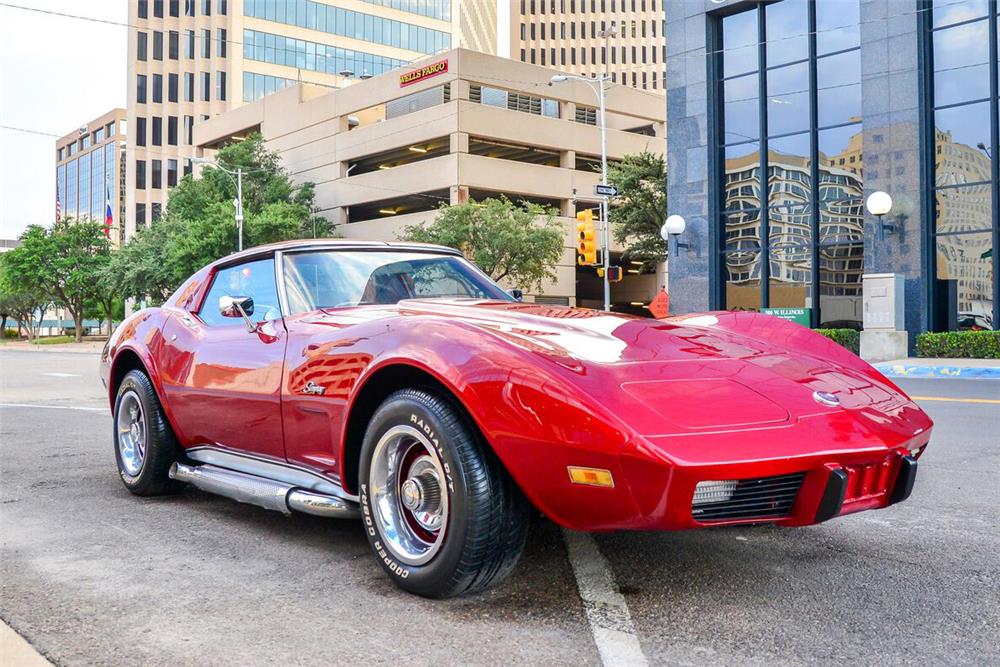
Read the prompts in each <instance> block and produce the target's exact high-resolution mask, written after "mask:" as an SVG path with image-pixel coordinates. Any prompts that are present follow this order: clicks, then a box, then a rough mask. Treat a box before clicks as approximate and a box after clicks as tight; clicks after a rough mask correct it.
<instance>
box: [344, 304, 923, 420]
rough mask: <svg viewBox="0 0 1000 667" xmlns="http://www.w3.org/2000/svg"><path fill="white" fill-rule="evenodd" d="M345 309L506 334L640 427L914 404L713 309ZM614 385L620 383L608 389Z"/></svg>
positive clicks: (898, 414) (873, 378) (878, 411)
mask: <svg viewBox="0 0 1000 667" xmlns="http://www.w3.org/2000/svg"><path fill="white" fill-rule="evenodd" d="M352 310H353V311H354V312H355V313H356V314H357V315H356V316H357V317H362V318H365V319H367V318H369V317H371V318H377V317H384V316H403V317H407V316H421V317H428V316H429V317H441V318H446V319H449V320H452V321H454V322H456V323H459V324H461V325H463V326H464V328H465V329H466V330H468V329H469V328H474V329H478V330H480V331H481V332H483V333H488V334H490V335H493V336H496V337H498V338H501V339H503V340H504V341H506V342H507V343H508V344H510V345H512V346H515V347H518V348H521V349H522V350H524V351H525V352H527V353H529V354H531V355H534V356H536V357H540V358H544V359H546V360H547V361H548V362H550V364H551V365H549V364H546V365H547V366H548V367H549V368H551V369H554V371H553V372H555V373H556V374H557V375H559V376H561V377H562V378H563V380H564V381H565V382H566V383H569V384H571V385H572V386H573V387H575V388H576V389H577V390H580V391H583V392H585V393H586V394H588V395H589V396H590V397H591V398H593V399H594V401H595V402H597V403H599V404H600V406H601V408H602V409H606V410H608V411H610V412H612V413H613V414H615V415H616V416H618V418H619V419H621V420H622V421H624V422H625V423H626V424H627V425H628V426H630V427H631V428H632V429H633V430H634V431H635V432H636V433H638V434H641V435H661V434H677V433H692V434H693V433H706V432H713V431H714V432H717V431H719V430H732V429H747V428H760V427H768V426H780V425H783V424H790V423H794V422H796V421H798V420H801V419H804V418H806V417H810V416H817V415H823V414H832V413H838V412H842V411H843V410H845V409H846V410H857V411H867V412H868V413H870V414H869V416H874V417H875V418H876V419H879V420H887V419H888V420H893V421H895V420H898V419H906V418H907V416H906V414H904V413H906V412H907V411H909V410H916V411H917V412H919V409H918V408H916V406H915V405H913V403H912V402H911V401H910V400H909V398H908V397H907V396H906V395H905V394H903V393H902V392H901V391H900V390H899V389H898V388H896V387H895V386H894V385H893V384H892V383H890V382H889V381H887V380H885V378H883V377H881V376H880V375H879V374H878V373H877V372H876V371H874V369H871V368H870V367H867V366H865V365H862V364H858V365H857V367H846V366H844V365H842V364H838V363H837V362H834V361H831V360H828V359H824V358H821V357H819V356H815V355H813V354H810V353H809V351H806V350H801V349H794V348H789V347H782V346H781V345H779V344H776V343H774V342H771V341H764V340H759V339H756V338H754V337H753V336H751V335H747V334H746V333H742V332H740V331H732V330H728V329H726V328H724V327H721V326H719V325H718V320H717V318H715V317H713V316H710V315H706V316H689V317H678V318H671V319H666V320H654V319H649V318H641V317H634V316H629V315H621V314H615V313H606V312H603V311H598V310H586V309H576V308H566V307H560V306H547V305H541V304H527V303H511V302H501V301H478V300H443V299H433V300H419V299H413V300H406V301H401V302H400V303H398V304H395V305H393V306H386V307H384V308H376V309H360V308H359V309H352ZM362 311H364V312H362ZM340 312H343V311H340ZM516 372H518V373H522V374H530V373H532V372H534V371H533V370H526V369H519V370H517V371H516ZM612 387H616V388H619V389H620V391H614V392H612V391H609V388H612ZM817 393H818V394H819V397H817ZM831 396H832V397H833V398H832V400H831V399H830V397H831ZM823 398H826V399H828V400H826V401H825V402H824V401H823V400H822V399H823ZM831 403H833V404H831ZM921 414H922V413H921Z"/></svg>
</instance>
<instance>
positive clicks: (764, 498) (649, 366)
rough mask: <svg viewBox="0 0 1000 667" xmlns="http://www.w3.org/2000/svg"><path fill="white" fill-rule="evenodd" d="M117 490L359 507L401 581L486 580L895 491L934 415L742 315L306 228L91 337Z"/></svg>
mask: <svg viewBox="0 0 1000 667" xmlns="http://www.w3.org/2000/svg"><path fill="white" fill-rule="evenodd" d="M101 377H102V380H103V381H104V383H105V385H106V386H107V388H108V395H109V398H110V401H111V404H112V407H113V411H114V412H113V414H114V423H115V429H114V440H115V457H116V459H117V463H118V470H119V472H120V475H121V479H122V481H123V482H124V483H125V486H126V487H127V488H128V489H129V490H130V491H131V492H133V493H135V494H137V495H153V494H162V493H167V492H170V491H174V490H176V489H178V488H179V487H180V486H182V485H183V483H189V484H193V485H194V486H196V487H198V488H201V489H203V490H206V491H210V492H214V493H219V494H223V495H226V496H229V497H231V498H234V499H236V500H238V501H241V502H247V503H253V504H255V505H259V506H262V507H265V508H268V509H274V510H278V511H281V512H285V513H291V512H292V511H299V512H306V513H310V514H318V515H320V516H331V517H360V518H361V520H362V522H363V525H364V529H365V532H366V533H367V535H368V539H369V541H370V542H371V546H372V549H373V551H374V552H375V554H376V557H377V558H378V560H379V562H380V563H381V564H382V567H383V568H384V569H385V570H386V571H387V572H388V573H389V574H390V576H391V577H392V578H393V579H394V580H395V581H396V583H397V584H398V585H399V586H401V587H402V588H404V589H406V590H408V591H412V592H414V593H417V594H420V595H425V596H430V597H445V596H451V595H458V594H462V593H467V592H471V591H477V590H481V589H483V588H485V587H486V586H488V585H490V584H491V583H494V582H496V581H498V580H499V579H501V578H503V577H504V576H505V575H506V574H507V573H508V572H509V571H510V570H511V568H512V567H513V566H514V564H515V563H516V562H517V559H518V557H519V555H520V553H521V551H522V548H523V546H524V543H525V538H526V533H527V526H528V522H529V513H530V512H531V509H532V507H533V508H535V509H537V510H539V511H541V512H542V513H543V514H545V515H546V516H547V517H549V518H550V519H552V520H553V521H555V522H557V523H558V524H560V525H562V526H566V527H569V528H573V529H577V530H587V531H609V530H619V529H628V530H677V529H684V528H704V527H708V526H722V525H731V524H745V523H746V524H749V523H774V524H778V525H782V526H804V525H808V524H813V523H818V522H821V521H826V520H827V519H830V518H833V517H835V516H839V515H843V514H847V513H850V512H857V511H859V510H865V509H876V508H881V507H886V506H888V505H891V504H893V503H897V502H900V501H902V500H904V499H906V498H907V496H909V494H910V490H911V489H912V487H913V482H914V477H915V475H916V469H917V459H918V458H919V456H920V454H921V453H922V451H923V449H924V447H925V446H926V445H927V442H928V439H929V438H930V433H931V426H932V424H931V420H930V419H929V418H928V417H927V415H925V414H924V413H923V412H922V411H921V410H920V408H918V407H917V406H916V405H915V404H914V403H913V402H912V401H911V400H910V399H909V398H908V397H907V396H906V395H905V394H904V393H903V392H902V391H901V390H900V389H899V388H898V387H896V386H895V385H893V384H892V383H891V382H890V381H889V380H887V379H886V378H885V377H883V376H882V375H880V374H879V373H878V372H877V371H875V370H874V369H873V368H872V367H871V366H869V365H868V364H866V363H865V362H863V361H861V360H860V359H859V358H858V357H856V356H854V355H853V354H851V353H849V352H848V351H846V350H845V349H844V348H842V347H840V346H838V345H836V344H835V343H832V342H830V341H829V340H827V339H826V338H823V337H821V336H820V335H818V334H816V333H814V332H812V331H810V330H809V329H806V328H803V327H800V326H798V325H795V324H792V323H789V322H785V321H784V320H780V319H776V318H772V317H769V316H767V315H761V314H758V313H752V312H739V313H729V312H719V313H710V314H701V315H693V316H682V317H674V318H671V319H666V320H651V319H642V318H635V317H627V316H622V315H615V314H608V313H605V312H601V311H591V310H582V309H575V308H563V307H552V306H542V305H533V304H528V303H520V302H519V301H518V300H516V299H515V298H514V297H512V296H511V295H510V294H508V293H507V292H505V291H503V290H502V289H501V288H500V287H498V286H497V285H496V284H495V283H493V282H492V281H491V280H490V279H489V278H488V277H486V276H485V275H484V274H483V273H481V272H480V271H479V270H478V269H477V268H476V267H475V266H473V265H472V264H470V263H469V262H467V261H466V260H465V259H464V258H463V257H462V256H461V254H459V253H458V252H456V251H454V250H450V249H447V248H440V247H431V246H423V245H407V244H386V243H374V242H370V243H359V242H353V241H351V242H347V241H321V242H315V241H308V242H307V241H302V242H292V243H285V244H277V245H271V246H264V247H258V248H254V249H252V250H248V251H245V252H242V253H240V254H237V255H233V256H230V257H226V258H225V259H222V260H219V261H218V262H215V263H214V264H212V265H210V266H207V267H205V268H204V269H202V270H201V271H199V272H198V273H197V274H195V275H194V276H192V277H191V278H190V279H189V280H188V281H187V282H185V283H184V285H182V286H181V287H180V289H178V290H177V292H176V293H175V294H174V295H173V296H172V297H171V298H170V299H169V300H168V301H167V302H166V303H165V304H164V305H163V306H162V307H159V308H149V309H146V310H142V311H140V312H138V313H136V314H135V315H133V316H132V317H130V318H129V319H127V320H126V321H125V322H123V323H122V325H121V326H120V327H119V328H118V330H117V331H116V332H115V333H114V335H113V336H112V337H111V340H110V341H109V343H108V346H107V347H106V348H105V350H104V354H103V358H102V366H101Z"/></svg>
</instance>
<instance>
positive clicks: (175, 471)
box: [170, 463, 361, 519]
mask: <svg viewBox="0 0 1000 667" xmlns="http://www.w3.org/2000/svg"><path fill="white" fill-rule="evenodd" d="M170 478H171V479H176V480H178V481H180V482H187V483H188V484H191V485H192V486H195V487H197V488H199V489H201V490H202V491H207V492H208V493H215V494H217V495H220V496H225V497H227V498H231V499H233V500H235V501H237V502H241V503H247V504H249V505H256V506H258V507H263V508H264V509H268V510H274V511H276V512H281V513H282V514H291V513H292V510H296V511H298V512H303V513H305V514H313V515H316V516H322V517H329V518H337V519H356V518H359V517H360V516H361V511H360V508H359V507H358V506H357V505H356V504H355V503H352V502H350V501H348V500H344V499H343V498H338V497H337V496H331V495H326V494H323V493H315V492H313V491H307V490H305V489H302V488H299V487H295V486H292V485H290V484H287V483H285V482H278V481H275V480H271V479H267V478H265V477H260V476H258V475H250V474H247V473H243V472H237V471H235V470H229V469H228V468H221V467H219V466H215V465H211V464H207V463H206V464H203V465H199V466H189V465H185V464H183V463H174V464H173V465H172V466H171V467H170Z"/></svg>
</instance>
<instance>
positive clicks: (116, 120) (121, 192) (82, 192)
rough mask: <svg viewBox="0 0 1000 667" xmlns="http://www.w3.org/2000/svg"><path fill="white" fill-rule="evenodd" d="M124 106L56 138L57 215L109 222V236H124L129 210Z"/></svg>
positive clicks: (126, 134) (116, 238) (117, 240)
mask: <svg viewBox="0 0 1000 667" xmlns="http://www.w3.org/2000/svg"><path fill="white" fill-rule="evenodd" d="M126 128H127V123H126V120H125V109H112V110H111V111H109V112H107V113H105V114H103V115H101V116H99V117H97V118H95V119H94V120H92V121H90V122H89V123H85V124H83V125H81V126H80V127H79V128H77V129H75V130H73V131H72V132H70V133H69V134H67V135H66V136H64V137H61V138H60V139H57V140H56V147H55V152H56V155H55V157H56V170H55V172H56V200H55V202H54V207H55V216H56V217H57V218H66V217H68V218H74V219H89V220H94V221H98V222H102V223H103V222H106V215H107V206H108V204H109V203H110V205H111V226H110V228H109V229H108V236H109V237H110V238H111V240H112V243H114V244H115V245H118V244H119V243H120V242H121V240H122V234H123V227H122V224H121V223H122V220H123V219H124V213H125V199H126V196H125V191H126V188H125V145H126V141H127V137H128V132H127V129H126Z"/></svg>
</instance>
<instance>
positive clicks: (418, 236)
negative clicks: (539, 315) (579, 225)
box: [400, 197, 564, 290]
mask: <svg viewBox="0 0 1000 667" xmlns="http://www.w3.org/2000/svg"><path fill="white" fill-rule="evenodd" d="M400 238H401V239H403V240H407V241H417V242H420V243H436V244H438V245H444V246H448V247H450V248H456V249H458V250H461V251H462V253H464V254H465V256H466V257H467V258H468V259H469V260H471V261H472V262H474V263H475V264H476V265H477V266H479V268H480V269H482V270H483V271H484V272H486V274H487V275H489V276H490V277H491V278H493V279H494V280H497V281H499V280H506V282H507V283H508V284H510V285H513V286H516V287H520V288H524V289H529V290H530V289H538V288H540V287H541V284H542V282H543V281H544V280H546V279H552V278H555V266H556V263H557V262H558V261H559V258H560V257H561V256H562V252H563V240H564V231H563V226H562V224H560V223H559V222H558V221H557V220H555V219H554V218H553V212H552V211H551V210H549V209H546V208H544V207H542V206H539V205H538V204H532V203H530V202H520V203H517V204H515V203H512V202H511V201H510V200H508V199H507V198H506V197H500V198H499V199H492V198H491V199H484V200H482V201H469V202H468V203H466V204H457V205H454V206H448V205H443V206H442V207H441V209H440V212H439V213H438V216H437V218H436V219H435V220H434V221H433V222H432V223H430V224H428V225H427V226H422V225H410V226H408V227H406V228H405V229H404V230H403V232H402V234H401V235H400Z"/></svg>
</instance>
